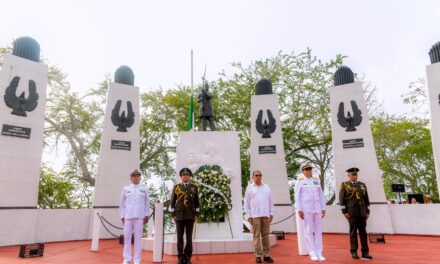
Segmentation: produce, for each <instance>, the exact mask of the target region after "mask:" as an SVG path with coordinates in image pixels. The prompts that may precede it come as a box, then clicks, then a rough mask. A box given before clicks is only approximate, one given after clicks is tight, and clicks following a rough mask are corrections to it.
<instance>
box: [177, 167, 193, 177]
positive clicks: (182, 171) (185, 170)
mask: <svg viewBox="0 0 440 264" xmlns="http://www.w3.org/2000/svg"><path fill="white" fill-rule="evenodd" d="M184 173H188V174H189V176H192V172H191V170H190V169H188V168H183V169H181V170H180V172H179V175H180V176H182V174H184Z"/></svg>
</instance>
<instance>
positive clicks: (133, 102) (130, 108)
mask: <svg viewBox="0 0 440 264" xmlns="http://www.w3.org/2000/svg"><path fill="white" fill-rule="evenodd" d="M139 121H140V117H139V88H138V87H136V86H134V74H133V71H132V70H131V69H130V68H129V67H127V66H121V67H119V68H118V69H117V70H116V72H115V81H114V82H111V83H110V84H109V87H108V93H107V106H106V111H105V116H104V123H103V130H102V137H101V149H100V154H99V162H98V174H97V178H96V184H95V192H94V199H93V207H94V208H96V209H112V208H113V209H114V208H118V205H119V198H120V195H121V192H122V188H123V187H124V186H126V185H129V184H130V175H129V172H130V171H131V170H132V169H139V166H140V138H139ZM103 214H105V211H104V212H103ZM117 224H118V225H120V223H117Z"/></svg>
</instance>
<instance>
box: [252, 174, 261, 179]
mask: <svg viewBox="0 0 440 264" xmlns="http://www.w3.org/2000/svg"><path fill="white" fill-rule="evenodd" d="M254 176H255V177H259V178H261V177H263V175H261V174H254Z"/></svg>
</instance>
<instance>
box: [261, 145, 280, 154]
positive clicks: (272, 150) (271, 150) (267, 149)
mask: <svg viewBox="0 0 440 264" xmlns="http://www.w3.org/2000/svg"><path fill="white" fill-rule="evenodd" d="M258 153H259V154H276V153H277V148H276V146H275V145H269V146H258Z"/></svg>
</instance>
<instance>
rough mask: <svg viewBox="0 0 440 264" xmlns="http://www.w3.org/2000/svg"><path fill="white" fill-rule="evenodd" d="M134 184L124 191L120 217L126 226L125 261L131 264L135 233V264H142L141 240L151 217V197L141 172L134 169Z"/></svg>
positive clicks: (131, 178) (132, 175) (131, 174)
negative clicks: (142, 180) (132, 243)
mask: <svg viewBox="0 0 440 264" xmlns="http://www.w3.org/2000/svg"><path fill="white" fill-rule="evenodd" d="M130 180H131V182H132V184H130V185H128V186H125V187H124V189H123V190H122V194H121V199H120V202H119V215H120V217H121V220H122V224H123V225H124V261H123V262H122V263H123V264H128V263H130V261H131V259H132V257H131V234H133V233H134V258H133V260H134V264H140V263H141V239H142V233H143V229H144V224H145V223H146V222H148V217H149V215H150V196H149V194H148V189H147V188H146V187H145V186H144V185H142V184H140V182H141V172H140V171H139V170H137V169H134V170H132V171H131V172H130Z"/></svg>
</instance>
